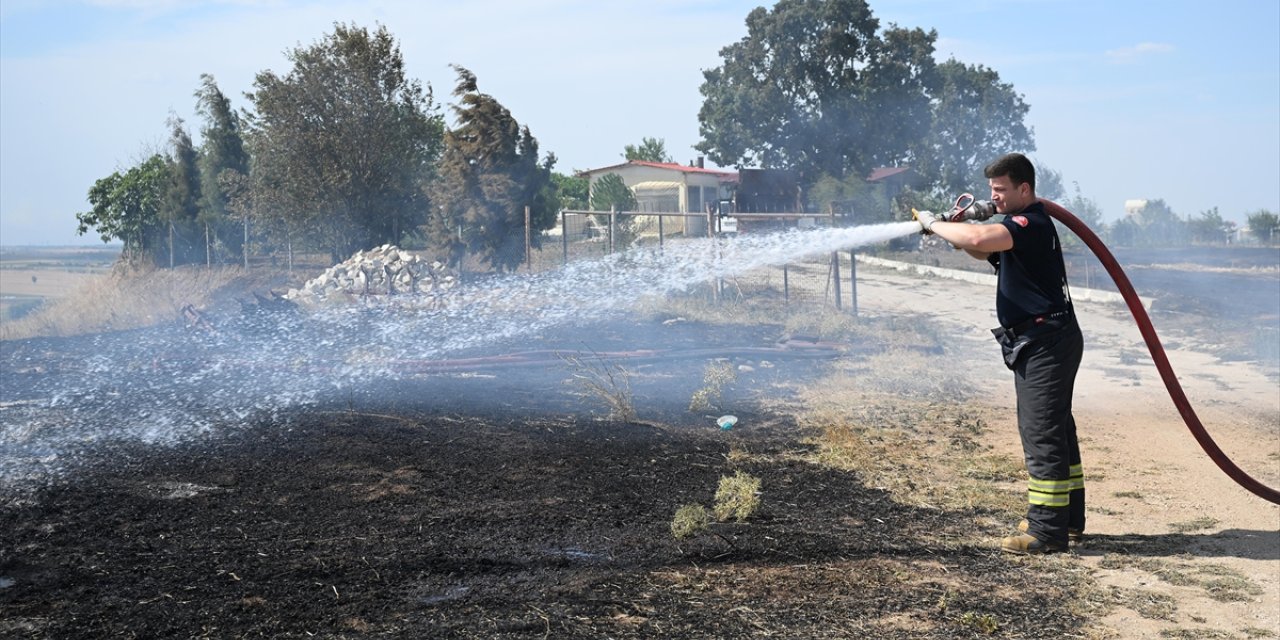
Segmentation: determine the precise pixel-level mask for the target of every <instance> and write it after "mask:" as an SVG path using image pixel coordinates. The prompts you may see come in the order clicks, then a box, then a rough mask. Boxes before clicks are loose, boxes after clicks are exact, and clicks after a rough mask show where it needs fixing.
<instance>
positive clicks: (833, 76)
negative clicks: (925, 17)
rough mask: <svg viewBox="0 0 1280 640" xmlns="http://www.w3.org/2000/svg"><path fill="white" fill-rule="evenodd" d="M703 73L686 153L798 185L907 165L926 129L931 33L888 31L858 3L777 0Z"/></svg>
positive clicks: (760, 11) (752, 17)
mask: <svg viewBox="0 0 1280 640" xmlns="http://www.w3.org/2000/svg"><path fill="white" fill-rule="evenodd" d="M746 25H747V35H746V36H745V37H744V38H743V39H742V40H740V41H738V42H736V43H733V44H731V45H729V46H727V47H725V48H723V49H721V51H720V56H721V58H722V61H723V63H722V65H721V66H719V67H716V68H714V69H711V70H708V71H704V72H703V77H704V82H703V84H702V86H701V92H702V95H703V103H702V107H701V109H700V110H699V112H698V120H699V123H700V127H699V129H700V132H701V135H702V141H701V142H699V143H698V144H697V145H696V148H697V149H698V150H700V151H702V152H704V153H706V154H707V156H708V157H709V158H711V159H712V160H713V161H714V162H716V163H717V164H720V165H721V166H728V165H734V166H738V167H743V166H751V165H755V166H759V167H763V168H780V169H791V170H795V171H797V173H799V174H800V176H801V178H802V180H807V181H813V180H815V179H816V178H817V177H818V176H820V175H829V176H834V177H837V178H843V177H844V176H845V175H846V174H847V173H850V172H852V173H855V174H858V175H866V174H867V173H868V172H869V170H870V169H871V168H873V167H874V166H877V165H892V164H896V163H897V162H899V161H905V160H909V159H910V158H911V157H912V153H911V147H912V144H913V141H915V140H918V139H919V138H920V137H921V136H920V131H919V129H923V128H927V123H928V120H929V118H928V97H927V93H926V87H927V86H928V85H929V84H930V83H931V82H932V80H931V78H932V75H933V68H934V62H933V57H932V55H933V42H934V40H935V39H936V37H937V34H936V33H935V32H928V33H925V32H923V31H921V30H919V29H917V30H914V31H907V30H902V29H898V28H896V27H895V28H891V29H889V30H888V31H887V32H886V33H885V34H884V35H883V36H881V35H879V34H878V31H879V27H880V23H879V21H878V20H877V19H876V18H875V17H874V16H873V15H872V13H871V9H870V8H869V7H868V6H867V3H866V2H865V1H864V0H831V1H826V0H781V1H780V2H778V3H777V4H776V5H775V6H774V8H773V10H772V11H770V10H768V9H765V8H763V7H758V8H756V9H755V10H753V11H751V13H750V14H749V15H748V16H747V18H746Z"/></svg>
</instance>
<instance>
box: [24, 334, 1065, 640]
mask: <svg viewBox="0 0 1280 640" xmlns="http://www.w3.org/2000/svg"><path fill="white" fill-rule="evenodd" d="M641 333H643V332H641ZM618 334H619V335H635V332H630V331H628V330H627V328H625V327H624V328H621V329H620V330H619V332H618ZM761 335H763V334H761ZM761 335H755V336H745V338H744V336H743V335H737V336H735V340H737V342H738V343H740V344H741V343H742V341H743V340H744V339H758V338H760V337H761ZM74 345H75V341H65V342H59V343H57V347H56V349H54V350H59V349H60V350H63V351H66V350H69V349H73V348H74ZM41 348H43V349H51V348H52V347H50V346H49V345H47V344H43V345H42V346H41ZM846 357H848V356H846ZM689 364H690V363H688V362H684V363H681V365H680V366H678V367H677V366H676V365H675V364H674V363H665V362H661V361H659V362H655V363H649V364H646V365H644V367H640V368H639V369H640V373H644V374H645V378H646V379H648V380H660V381H662V382H661V383H655V385H656V386H655V385H650V386H649V387H646V386H644V385H643V384H641V385H639V387H638V389H637V391H636V398H637V400H636V402H637V405H638V406H637V410H638V411H639V412H640V414H641V418H642V419H644V420H645V421H643V422H618V421H610V420H608V419H604V418H602V417H600V416H599V415H597V414H596V413H595V412H592V411H589V410H586V409H584V408H583V406H582V402H583V400H582V399H581V398H579V397H576V396H574V395H573V394H572V393H570V392H569V390H568V388H567V387H566V385H562V384H553V383H548V382H547V379H548V378H549V377H553V376H548V375H546V374H547V372H546V371H542V372H540V375H539V376H537V377H536V384H535V383H534V382H535V377H533V376H531V374H530V373H529V372H528V370H527V368H526V369H524V370H509V371H508V370H502V369H497V370H493V371H490V372H488V375H472V376H460V375H430V376H422V377H418V378H412V379H407V380H403V381H400V382H396V383H394V384H390V383H389V384H387V385H384V386H382V387H380V388H379V389H378V391H377V392H376V393H374V392H370V393H366V394H361V395H355V396H352V397H349V398H346V399H344V400H342V401H341V402H335V403H333V404H332V406H312V407H308V408H306V409H298V410H296V411H294V412H292V413H288V414H282V415H279V416H277V417H275V418H273V419H269V420H268V419H262V420H259V421H258V422H256V423H254V424H250V425H245V426H243V427H242V428H238V429H235V430H229V431H227V432H226V433H222V434H218V435H217V437H209V438H205V439H202V440H200V441H199V442H190V443H187V444H184V445H181V446H170V447H149V446H144V445H139V444H128V443H119V444H115V445H112V446H109V447H102V448H99V449H95V450H93V451H92V452H87V453H86V456H87V457H86V459H85V461H84V463H83V464H82V465H81V467H80V468H79V471H78V472H77V473H75V474H74V475H73V476H71V477H68V478H66V479H65V480H64V481H62V482H59V483H56V484H54V485H50V486H47V487H44V488H42V489H40V490H39V491H37V492H35V493H31V494H25V495H23V496H20V497H18V498H13V497H10V498H9V499H6V500H3V501H0V635H3V636H5V637H30V638H190V637H213V638H238V637H270V638H310V637H323V638H364V637H402V638H749V637H750V638H755V637H788V638H856V637H867V638H957V637H993V636H994V637H1015V638H1024V637H1025V638H1032V637H1049V636H1053V635H1060V634H1062V633H1064V632H1065V631H1067V630H1069V629H1078V628H1079V626H1080V624H1081V623H1082V621H1081V620H1079V619H1078V618H1076V617H1075V614H1074V613H1073V612H1072V611H1071V610H1069V609H1068V608H1067V605H1068V604H1069V601H1070V599H1071V597H1070V593H1069V588H1070V587H1069V586H1068V585H1065V584H1061V583H1060V582H1059V581H1058V580H1057V579H1055V578H1054V577H1053V576H1052V575H1051V574H1050V573H1046V572H1045V571H1043V570H1042V568H1037V565H1036V563H1028V562H1025V561H1022V560H1019V559H1014V558H1008V557H1004V556H1001V555H1000V554H999V552H998V551H996V550H994V549H993V548H992V547H990V546H978V545H965V544H957V543H955V542H950V541H954V540H957V539H972V536H973V534H974V533H975V532H974V531H973V528H974V526H975V525H974V524H973V523H974V520H975V516H977V515H980V514H978V513H975V512H974V511H971V510H952V511H948V510H945V509H922V508H917V507H913V506H908V505H905V504H902V503H899V502H896V501H895V500H894V499H893V497H892V496H890V495H888V494H887V493H885V492H884V491H882V490H879V489H876V488H874V487H869V486H867V485H866V484H864V483H863V481H862V479H861V478H860V477H859V475H858V474H857V473H856V472H847V471H840V470H835V469H832V468H829V467H825V466H821V465H818V464H815V463H813V462H811V461H809V460H811V457H810V456H809V454H810V453H811V452H812V451H811V448H812V447H813V446H814V445H813V444H812V443H811V441H810V440H809V437H810V436H812V434H810V433H806V432H804V431H803V430H802V429H800V428H799V427H797V426H796V425H795V424H794V422H793V421H792V420H791V419H790V418H789V417H788V416H786V415H772V414H770V413H768V412H766V411H765V410H763V409H759V408H758V405H755V404H753V403H752V396H751V394H750V393H745V392H744V393H741V394H739V395H738V396H737V397H735V398H733V399H732V400H731V402H732V403H733V408H734V409H736V411H735V413H736V414H737V415H739V416H740V417H741V422H740V423H739V426H738V427H735V428H734V429H733V430H731V431H721V430H720V429H718V428H716V427H715V425H714V424H713V423H712V421H711V420H710V419H708V418H707V417H706V416H703V415H700V414H694V413H690V412H689V411H688V410H687V404H688V402H689V395H690V393H691V391H692V390H693V389H696V388H697V380H696V378H697V377H698V375H700V374H699V373H698V372H695V373H694V374H692V378H690V377H689V375H690V374H688V373H687V371H688V369H690V368H693V369H698V368H699V367H700V366H701V365H702V362H698V363H695V364H696V366H694V367H689ZM823 366H825V365H824V364H823V363H822V362H820V361H813V360H800V361H795V362H790V363H779V365H778V367H777V368H776V369H774V370H773V371H774V373H773V374H772V375H774V376H776V377H779V378H791V379H793V381H796V380H794V379H802V378H803V377H804V376H805V375H812V374H813V373H814V372H815V371H817V370H819V369H820V368H821V367H823ZM699 371H700V370H699ZM681 372H686V373H681ZM559 375H561V376H562V377H565V376H566V372H564V371H560V372H559ZM682 375H683V376H684V377H683V378H682V377H681V376H682ZM6 379H7V380H8V381H9V382H10V383H12V382H14V381H15V380H18V379H19V378H17V377H14V376H10V377H8V378H6ZM677 390H679V391H678V392H677ZM664 400H665V401H664ZM654 416H658V417H660V419H658V420H650V418H651V417H654ZM731 452H733V453H731ZM741 452H746V453H745V455H742V453H741ZM735 470H743V471H746V472H747V473H750V474H752V475H754V476H756V477H758V478H760V479H761V480H762V489H761V506H760V509H759V511H757V513H756V514H755V515H753V516H752V517H751V518H750V519H748V520H747V521H746V522H743V523H732V522H731V523H717V524H713V525H711V529H712V531H714V534H712V533H704V534H702V535H698V536H695V537H692V538H685V539H680V540H678V539H676V538H674V537H673V535H672V533H671V529H670V524H671V519H672V516H673V514H674V513H675V511H676V509H677V508H678V507H680V506H681V505H684V504H689V503H699V504H703V505H706V506H708V507H709V506H710V505H711V503H712V500H713V495H714V493H715V490H716V486H717V482H718V480H719V478H720V477H721V476H724V475H731V474H732V473H733V472H734V471H735ZM922 481H928V479H922ZM715 534H719V535H715Z"/></svg>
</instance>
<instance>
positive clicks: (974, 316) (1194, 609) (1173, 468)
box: [858, 268, 1280, 638]
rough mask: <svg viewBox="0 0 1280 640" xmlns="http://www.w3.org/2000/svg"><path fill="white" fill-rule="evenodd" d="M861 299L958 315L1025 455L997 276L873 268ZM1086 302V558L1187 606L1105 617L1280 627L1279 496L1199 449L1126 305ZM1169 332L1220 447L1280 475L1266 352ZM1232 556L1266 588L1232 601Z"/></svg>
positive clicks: (1079, 397) (981, 373)
mask: <svg viewBox="0 0 1280 640" xmlns="http://www.w3.org/2000/svg"><path fill="white" fill-rule="evenodd" d="M858 296H859V301H860V304H861V305H862V308H863V309H865V310H867V312H868V313H884V314H913V313H914V314H918V313H920V312H921V310H922V309H929V310H931V313H932V314H933V315H932V317H933V318H934V319H935V320H942V321H943V322H944V323H946V324H948V325H950V326H951V327H952V331H953V332H954V337H953V338H951V339H950V341H951V344H950V345H949V347H950V351H951V352H953V353H954V354H955V355H956V356H957V360H961V361H963V362H965V363H966V365H965V366H967V367H971V369H970V370H971V375H972V379H973V381H974V384H975V386H976V387H979V388H980V389H981V390H980V392H979V398H980V401H982V402H985V403H988V404H990V405H991V406H992V407H995V408H997V409H1002V410H1003V415H1005V416H1006V417H1005V419H1004V420H1002V421H1001V422H1000V423H998V424H995V425H993V428H992V429H991V430H989V432H988V434H987V436H986V437H987V439H988V440H989V442H988V444H990V445H992V446H993V447H995V449H996V450H998V451H1003V452H1006V453H1009V454H1011V455H1014V456H1015V457H1021V453H1020V452H1021V449H1020V446H1019V444H1018V439H1017V426H1016V421H1015V418H1014V415H1013V410H1014V407H1013V402H1014V396H1013V384H1012V380H1011V378H1010V375H1009V373H1008V371H1007V370H1006V369H1004V367H1003V364H1002V363H1001V362H1000V359H999V351H998V347H997V346H996V345H995V343H994V341H993V340H991V338H990V334H989V333H988V332H987V331H986V329H987V328H988V327H992V326H996V324H997V323H996V321H995V318H994V312H993V310H992V305H993V292H992V291H991V290H990V288H989V287H984V286H981V285H977V284H971V283H968V282H962V281H958V280H949V279H944V278H923V279H922V278H920V277H918V276H909V275H905V274H901V273H898V272H894V271H889V270H885V269H874V268H863V269H860V271H859V289H858ZM1077 308H1078V312H1079V315H1080V318H1081V326H1082V328H1083V331H1084V334H1085V342H1086V352H1085V358H1084V361H1083V364H1082V365H1081V369H1080V374H1079V379H1078V382H1077V388H1076V408H1075V415H1076V420H1077V423H1078V424H1079V428H1080V436H1081V442H1082V447H1083V452H1082V453H1083V458H1084V463H1085V473H1086V482H1087V490H1088V492H1089V493H1088V495H1089V513H1088V517H1089V524H1088V531H1087V534H1088V536H1089V540H1088V542H1087V544H1086V546H1085V548H1084V549H1083V550H1081V551H1080V553H1079V554H1078V556H1077V557H1078V558H1079V562H1080V563H1081V564H1082V565H1083V566H1085V567H1088V568H1089V569H1091V570H1093V571H1095V572H1096V575H1097V576H1098V577H1099V580H1100V582H1101V583H1102V584H1103V585H1110V586H1114V587H1116V588H1119V589H1129V590H1133V589H1140V590H1141V591H1142V592H1144V593H1147V594H1151V596H1150V600H1152V601H1159V602H1168V600H1165V598H1170V599H1172V602H1173V603H1174V604H1175V605H1176V611H1175V612H1173V613H1170V614H1169V615H1167V616H1164V618H1165V620H1159V619H1152V617H1151V616H1150V615H1148V616H1147V617H1144V616H1142V615H1139V613H1138V612H1137V611H1135V610H1134V609H1132V608H1124V607H1120V608H1117V609H1116V610H1115V611H1114V612H1113V613H1112V614H1111V615H1110V616H1108V617H1107V618H1106V619H1105V620H1104V621H1103V622H1104V623H1105V624H1106V625H1107V626H1109V627H1111V628H1112V629H1115V630H1116V631H1117V633H1118V634H1119V636H1120V637H1124V638H1155V637H1169V636H1168V635H1164V636H1162V635H1161V631H1162V630H1167V629H1168V628H1169V626H1170V625H1169V623H1170V622H1176V623H1177V624H1178V628H1180V629H1185V630H1188V631H1187V633H1188V634H1194V633H1201V634H1204V635H1194V636H1192V635H1188V637H1240V636H1237V635H1235V634H1242V635H1243V636H1244V637H1255V636H1263V637H1275V636H1280V507H1278V506H1277V505H1273V504H1269V503H1267V502H1265V501H1264V500H1262V499H1261V498H1259V497H1257V496H1255V495H1253V494H1252V493H1249V492H1247V491H1246V490H1244V489H1242V488H1240V487H1239V486H1237V485H1236V484H1235V483H1234V482H1232V480H1231V479H1230V478H1228V477H1227V476H1226V475H1225V474H1224V473H1223V472H1222V471H1220V470H1219V469H1218V468H1217V467H1216V466H1215V465H1214V463H1213V462H1212V460H1210V459H1209V458H1208V457H1207V456H1206V455H1205V453H1204V452H1203V451H1202V450H1201V448H1200V447H1199V445H1198V444H1197V442H1196V441H1195V440H1194V439H1193V437H1192V436H1191V434H1190V432H1189V431H1188V429H1187V428H1186V427H1185V426H1184V424H1183V422H1182V420H1181V418H1180V417H1179V415H1178V412H1177V410H1176V408H1175V407H1174V405H1173V403H1172V402H1171V400H1170V399H1169V396H1168V393H1167V391H1166V389H1165V387H1164V385H1163V383H1162V382H1161V380H1160V376H1159V374H1158V372H1157V371H1156V369H1155V366H1154V365H1153V364H1152V362H1151V359H1150V356H1149V354H1148V352H1147V349H1146V347H1145V344H1144V343H1143V341H1142V336H1141V334H1140V333H1139V332H1138V329H1137V327H1136V325H1135V323H1134V321H1133V320H1132V318H1131V317H1130V316H1129V313H1128V310H1127V309H1125V308H1124V307H1123V305H1120V304H1107V303H1088V302H1081V303H1077ZM1156 330H1157V332H1159V331H1160V330H1161V328H1160V326H1159V323H1158V320H1157V322H1156ZM1161 338H1162V341H1163V342H1164V343H1165V345H1166V349H1167V351H1168V354H1169V359H1170V362H1171V363H1172V365H1173V368H1174V370H1175V371H1176V372H1177V374H1178V377H1179V380H1180V381H1181V383H1182V385H1183V387H1184V389H1185V391H1186V393H1187V396H1188V397H1189V398H1190V399H1191V402H1192V405H1193V406H1194V408H1195V410H1196V412H1197V414H1198V415H1199V416H1200V418H1201V420H1202V421H1203V423H1204V424H1205V426H1206V428H1207V429H1208V430H1209V432H1210V434H1211V435H1212V437H1213V438H1214V439H1215V441H1216V442H1217V443H1218V444H1219V446H1220V447H1221V448H1222V449H1223V450H1224V451H1225V452H1226V453H1227V454H1228V455H1229V456H1230V457H1231V458H1232V459H1233V460H1234V461H1235V462H1236V463H1237V464H1238V465H1239V466H1241V467H1242V468H1243V469H1245V470H1246V471H1247V472H1248V473H1249V474H1250V475H1252V476H1253V477H1254V478H1256V479H1258V480H1260V481H1262V482H1263V483H1264V484H1267V485H1268V486H1271V487H1276V486H1280V383H1277V380H1276V379H1275V378H1274V377H1268V375H1266V373H1265V372H1264V371H1262V370H1261V369H1260V368H1259V367H1258V366H1257V365H1256V364H1254V363H1249V362H1222V361H1219V360H1218V359H1217V358H1215V357H1214V356H1213V355H1212V353H1210V352H1209V351H1211V349H1212V345H1204V344H1196V345H1193V344H1192V343H1191V342H1190V341H1185V342H1184V341H1183V340H1182V339H1181V337H1180V336H1177V335H1162V336H1161ZM1180 344H1186V345H1187V346H1179V345H1180ZM1193 346H1194V348H1193ZM1170 347H1174V348H1170ZM1116 551H1124V552H1125V555H1119V554H1115V553H1112V552H1116ZM1134 556H1138V558H1137V559H1135V557H1134ZM1223 567H1226V568H1228V569H1233V570H1235V571H1236V572H1239V573H1240V574H1243V575H1244V576H1246V577H1247V578H1248V580H1249V581H1250V582H1252V583H1253V584H1255V585H1257V587H1258V588H1260V589H1259V591H1260V592H1256V593H1251V594H1250V595H1249V596H1248V597H1247V598H1244V599H1243V601H1229V602H1223V601H1221V600H1223V599H1230V598H1222V593H1221V591H1222V589H1223V588H1225V586H1224V583H1222V582H1215V581H1214V580H1212V579H1207V578H1204V577H1205V576H1213V575H1218V574H1225V573H1230V572H1228V571H1223V570H1222V568H1223ZM1197 576H1200V578H1197ZM1215 596H1218V597H1217V598H1215ZM1148 613H1150V612H1148ZM1213 634H1229V635H1213ZM1268 634H1269V635H1268ZM1179 637H1181V636H1179Z"/></svg>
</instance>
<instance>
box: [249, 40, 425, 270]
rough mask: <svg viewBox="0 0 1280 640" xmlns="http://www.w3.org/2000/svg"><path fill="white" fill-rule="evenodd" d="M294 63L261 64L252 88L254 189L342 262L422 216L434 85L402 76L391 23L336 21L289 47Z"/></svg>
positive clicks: (394, 236)
mask: <svg viewBox="0 0 1280 640" xmlns="http://www.w3.org/2000/svg"><path fill="white" fill-rule="evenodd" d="M287 55H288V58H289V60H290V61H291V62H292V63H293V69H292V70H291V71H290V72H289V74H288V75H287V76H284V77H280V76H277V75H276V74H275V73H273V72H271V71H263V72H260V73H259V74H258V75H257V78H256V79H255V81H254V91H253V92H252V93H249V94H248V98H249V100H250V101H251V102H252V103H253V107H254V112H253V113H251V114H249V116H248V120H247V124H248V127H247V134H248V135H247V137H248V140H249V142H250V148H251V151H252V153H253V155H254V156H255V158H254V163H253V171H255V172H258V173H259V175H256V176H254V179H253V180H252V188H254V189H269V190H272V191H274V192H275V193H274V194H270V195H269V196H268V195H267V194H259V195H260V196H261V198H258V197H255V199H269V200H272V201H276V202H279V203H280V204H281V207H282V210H281V215H283V216H284V217H285V219H287V220H288V222H289V223H290V224H291V226H292V227H293V228H294V229H297V230H299V231H301V232H303V233H305V234H306V235H307V236H308V237H309V238H310V239H311V240H313V241H314V242H316V243H317V244H318V245H319V246H321V247H324V248H326V249H328V250H329V251H330V253H331V254H332V256H333V257H334V258H335V259H337V258H338V257H340V256H343V255H346V254H348V253H350V252H352V251H353V250H355V249H357V248H361V247H368V246H372V245H375V244H380V243H384V242H398V241H399V240H400V238H401V235H402V234H403V233H404V232H405V231H407V230H408V229H410V228H411V227H413V226H415V225H416V224H418V223H419V222H421V221H422V220H423V218H424V213H425V211H426V209H427V206H428V203H427V202H426V198H425V197H424V189H423V187H424V184H426V182H427V181H428V180H429V179H430V177H431V171H432V167H433V165H434V161H435V160H436V158H437V157H438V156H439V153H440V149H441V142H442V138H443V118H442V117H441V116H440V115H439V113H438V112H437V111H438V110H437V109H436V107H435V105H434V104H433V102H432V99H431V94H430V91H426V92H424V91H423V88H422V86H421V84H419V83H418V82H417V81H416V80H410V79H408V78H407V77H406V76H405V73H404V59H403V58H402V56H401V53H400V47H399V45H398V44H397V43H396V41H395V39H394V38H393V37H392V36H391V34H390V33H388V32H387V29H386V28H385V27H379V28H378V29H377V30H376V31H373V32H370V31H369V30H368V29H365V28H359V27H355V26H346V25H342V24H335V25H334V31H333V33H332V34H330V35H328V36H326V37H325V38H324V39H322V40H321V41H319V42H317V43H315V44H313V45H312V46H310V47H306V48H301V47H300V48H297V49H294V50H292V51H290V52H288V54H287Z"/></svg>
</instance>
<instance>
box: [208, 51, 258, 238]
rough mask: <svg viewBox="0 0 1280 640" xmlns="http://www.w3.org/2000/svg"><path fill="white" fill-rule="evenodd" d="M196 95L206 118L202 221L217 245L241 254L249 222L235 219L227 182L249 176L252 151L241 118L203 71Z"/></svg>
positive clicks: (209, 76)
mask: <svg viewBox="0 0 1280 640" xmlns="http://www.w3.org/2000/svg"><path fill="white" fill-rule="evenodd" d="M195 97H196V112H197V113H199V114H200V115H201V116H202V117H203V118H204V127H203V128H202V129H201V130H200V136H201V138H202V139H203V142H202V143H201V144H200V158H199V161H198V164H199V167H200V216H199V220H200V223H201V224H203V225H205V227H206V228H207V229H208V230H209V233H210V235H211V236H212V238H211V241H212V242H213V244H214V247H215V248H218V249H222V250H224V251H225V252H226V253H229V254H230V255H231V256H241V254H242V252H243V251H244V247H243V246H242V245H243V238H244V234H243V233H242V229H241V224H245V223H247V219H246V220H242V221H241V223H240V224H237V223H236V222H235V221H234V220H232V211H231V209H230V207H229V205H230V199H231V195H230V193H229V190H228V189H229V187H228V185H229V184H231V183H233V182H235V181H236V180H237V178H236V177H235V176H248V175H249V153H248V151H246V150H245V146H244V139H243V137H242V135H241V122H240V118H239V117H238V116H237V115H236V113H235V111H233V110H232V109H231V101H230V100H228V99H227V97H226V96H225V95H223V93H222V91H221V90H220V89H218V84H217V83H216V82H214V79H213V76H211V75H209V74H200V88H199V89H198V90H196V92H195ZM219 253H221V251H220V252H219Z"/></svg>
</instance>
